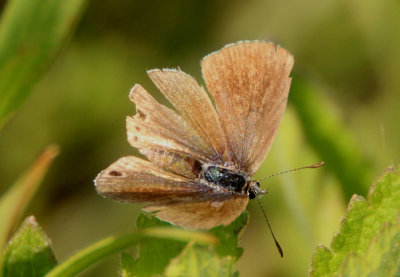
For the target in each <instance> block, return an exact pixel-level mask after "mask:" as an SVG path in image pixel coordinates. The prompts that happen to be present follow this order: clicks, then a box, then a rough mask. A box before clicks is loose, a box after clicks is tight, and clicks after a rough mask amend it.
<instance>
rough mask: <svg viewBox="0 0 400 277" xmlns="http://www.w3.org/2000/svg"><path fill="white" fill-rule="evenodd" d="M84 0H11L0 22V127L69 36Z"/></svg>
mask: <svg viewBox="0 0 400 277" xmlns="http://www.w3.org/2000/svg"><path fill="white" fill-rule="evenodd" d="M85 3H86V1H85V0H73V1H54V0H45V1H43V0H35V1H24V0H12V1H7V6H6V8H5V10H4V14H3V16H2V18H1V22H0V129H1V128H2V126H3V125H4V123H5V121H6V120H7V119H8V117H9V116H10V115H11V114H12V113H13V112H14V111H15V110H16V109H17V108H18V106H19V105H20V104H21V103H22V101H23V100H24V99H25V98H26V97H27V95H28V94H29V92H30V91H31V89H32V87H33V86H34V84H35V83H36V82H37V81H38V80H39V79H40V77H41V76H42V75H43V73H44V72H45V71H46V69H47V68H48V67H49V65H50V64H51V63H52V61H53V59H54V57H55V55H56V54H57V52H58V51H59V50H60V48H61V47H62V46H63V43H64V42H65V41H66V39H68V38H69V36H70V34H71V31H72V30H73V29H74V27H75V25H76V23H77V22H78V19H79V17H80V14H81V12H82V10H83V7H84V6H85Z"/></svg>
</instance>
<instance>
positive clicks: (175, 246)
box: [121, 214, 186, 276]
mask: <svg viewBox="0 0 400 277" xmlns="http://www.w3.org/2000/svg"><path fill="white" fill-rule="evenodd" d="M136 225H137V228H138V230H139V231H140V230H143V229H148V228H154V227H166V226H171V224H169V223H166V222H162V221H161V220H159V219H157V218H156V217H154V216H149V217H147V216H145V215H143V214H141V215H139V217H138V219H137V222H136ZM185 245H186V243H185V242H180V241H175V240H165V239H152V240H149V241H145V242H142V243H140V245H139V246H138V248H139V252H140V256H139V257H138V258H137V259H136V260H132V259H130V258H128V257H127V256H128V254H125V255H123V256H122V261H121V266H122V272H125V273H124V274H126V275H124V276H131V275H132V276H153V275H155V274H162V273H163V271H164V269H165V267H166V266H167V265H168V263H169V261H170V259H172V258H173V257H175V256H177V255H178V254H179V253H180V252H181V251H182V250H183V248H184V247H185ZM133 261H134V262H133ZM133 273H134V275H133ZM129 274H131V275H129Z"/></svg>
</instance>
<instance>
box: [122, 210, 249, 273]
mask: <svg viewBox="0 0 400 277" xmlns="http://www.w3.org/2000/svg"><path fill="white" fill-rule="evenodd" d="M247 222H248V213H247V212H244V213H243V214H241V215H240V216H239V217H238V218H237V219H236V220H235V221H234V222H232V223H231V224H230V225H228V226H218V227H215V228H213V229H211V230H210V232H209V233H210V234H213V235H214V236H215V237H216V238H217V241H218V243H217V244H216V245H215V246H213V247H211V246H204V245H200V244H199V242H201V241H200V240H197V241H196V244H194V243H190V244H189V245H187V243H181V242H179V243H178V242H177V241H173V240H158V239H152V240H148V241H145V242H142V243H141V244H140V245H139V249H138V251H137V252H138V258H137V259H135V258H133V257H132V256H131V255H130V254H128V253H124V254H123V255H122V257H121V271H122V275H123V276H124V277H130V276H154V275H161V274H163V273H164V272H165V270H166V268H168V274H169V276H188V275H185V274H184V273H185V272H186V271H185V270H188V269H187V268H189V267H191V268H192V269H191V270H192V271H191V274H190V275H189V276H198V275H196V274H200V275H201V276H208V273H209V274H211V275H209V276H213V275H212V274H214V273H215V274H217V273H218V274H223V275H221V276H231V275H232V273H233V268H234V264H235V262H236V261H237V259H238V258H239V257H240V256H241V255H242V253H243V249H242V248H239V247H238V239H239V235H240V234H241V232H242V230H243V228H244V227H245V226H246V225H247ZM137 226H138V229H139V230H142V231H143V232H144V231H145V230H155V229H157V228H160V227H165V226H171V227H172V225H171V224H169V223H166V222H163V221H161V220H159V219H158V218H156V217H154V216H151V217H147V216H145V215H143V214H142V215H140V216H139V217H138V220H137ZM174 230H177V231H178V230H182V229H180V228H178V227H175V228H174ZM189 234H193V235H192V236H193V238H194V237H195V236H196V232H190V233H189ZM188 241H189V240H188ZM192 242H193V240H192ZM185 246H186V247H185ZM184 249H185V250H184ZM183 250H184V251H183ZM182 251H183V252H182ZM178 255H179V256H178ZM174 258H175V259H174ZM171 260H172V262H171ZM203 260H207V263H209V266H212V268H211V267H210V268H208V267H204V268H203V267H202V266H200V265H199V264H197V263H200V262H202V265H206V264H207V263H203ZM191 262H193V263H194V264H193V265H191V264H190V263H191ZM167 266H168V267H167ZM207 269H210V270H211V271H210V272H206V271H205V270H207ZM180 270H182V271H180ZM196 270H198V271H196ZM177 272H181V273H180V274H177V275H174V274H175V273H177ZM203 272H206V273H207V274H206V273H204V274H205V275H202V274H203ZM168 274H167V275H168ZM200 275H199V276H200Z"/></svg>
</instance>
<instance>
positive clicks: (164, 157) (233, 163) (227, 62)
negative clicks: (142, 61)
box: [95, 41, 293, 229]
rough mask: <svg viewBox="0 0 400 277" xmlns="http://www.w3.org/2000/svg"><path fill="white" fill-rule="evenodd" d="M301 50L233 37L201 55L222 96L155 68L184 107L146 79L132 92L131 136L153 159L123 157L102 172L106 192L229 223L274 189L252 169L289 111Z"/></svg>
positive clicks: (187, 219)
mask: <svg viewBox="0 0 400 277" xmlns="http://www.w3.org/2000/svg"><path fill="white" fill-rule="evenodd" d="M292 66H293V57H292V55H291V54H290V53H289V52H288V51H287V50H285V49H283V48H281V47H279V46H275V45H274V44H272V43H268V42H262V41H243V42H239V43H236V44H230V45H227V46H225V47H224V48H222V49H221V50H219V51H217V52H214V53H211V54H209V55H208V56H206V57H205V58H203V60H202V61H201V68H202V72H203V78H204V80H205V82H206V84H207V88H208V91H209V92H210V94H211V96H212V98H213V100H214V101H215V106H216V108H215V107H214V105H213V103H212V101H211V99H210V97H209V96H208V95H207V93H206V91H205V90H204V88H203V87H202V86H200V85H199V84H198V83H197V82H196V80H195V79H194V78H193V77H191V76H190V75H188V74H186V73H184V72H182V71H180V70H179V69H177V70H175V69H163V70H159V69H154V70H150V71H148V75H149V77H150V78H151V80H152V81H153V82H154V84H155V85H156V86H157V87H158V89H159V90H160V91H161V92H162V93H163V94H164V96H165V97H166V98H167V99H168V100H169V102H171V104H172V105H173V106H174V107H175V109H176V110H177V112H175V111H174V110H171V109H169V108H167V107H166V106H163V105H161V104H160V103H158V102H157V101H156V100H155V99H154V98H153V97H152V96H151V95H150V94H149V93H148V92H147V91H146V90H145V89H144V88H143V87H142V86H140V85H135V86H134V87H133V88H132V90H131V93H130V95H129V98H130V100H131V101H132V102H134V103H135V104H136V114H135V115H134V116H132V117H131V116H128V117H127V118H126V123H127V129H128V141H129V143H130V144H131V145H132V146H133V147H135V148H138V149H139V151H140V153H142V154H143V155H145V156H146V157H147V159H148V161H147V160H144V159H141V158H138V157H135V156H127V157H123V158H120V159H119V160H118V161H116V162H115V163H113V164H111V165H110V166H109V167H108V168H107V169H105V170H103V171H102V172H100V174H99V175H98V176H97V178H96V180H95V185H96V188H97V191H98V192H99V193H100V194H102V195H104V196H109V197H111V198H113V199H116V200H121V201H128V202H148V203H149V204H148V206H146V207H145V208H144V209H145V210H146V211H149V212H154V213H155V215H156V216H157V217H158V218H160V219H162V220H165V221H169V222H171V223H173V224H175V225H180V226H183V227H187V228H200V229H209V228H212V227H214V226H217V225H221V224H222V225H227V224H229V223H231V222H232V221H233V220H234V219H235V218H236V217H238V216H239V215H240V214H241V213H242V212H243V211H244V210H245V208H246V206H247V203H248V201H249V199H253V198H255V197H257V195H262V194H264V193H265V191H263V190H262V189H261V188H260V185H259V183H258V182H257V181H256V180H254V179H252V178H251V176H252V175H253V174H254V173H255V172H256V171H257V169H258V168H259V167H260V165H261V164H262V162H263V161H264V158H265V156H266V155H267V153H268V150H269V148H270V146H271V143H272V141H273V139H274V136H275V133H276V130H277V129H278V126H279V123H280V121H281V118H282V114H283V112H284V111H285V107H286V102H287V99H288V93H289V87H290V82H291V78H290V77H289V74H290V71H291V69H292Z"/></svg>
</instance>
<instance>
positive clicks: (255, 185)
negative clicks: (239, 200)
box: [247, 180, 266, 199]
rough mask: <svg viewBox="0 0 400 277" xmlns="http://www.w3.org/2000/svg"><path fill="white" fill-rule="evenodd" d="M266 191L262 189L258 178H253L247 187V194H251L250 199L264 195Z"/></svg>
mask: <svg viewBox="0 0 400 277" xmlns="http://www.w3.org/2000/svg"><path fill="white" fill-rule="evenodd" d="M265 193H266V191H265V190H262V189H261V187H260V183H259V182H257V181H256V180H251V181H250V182H249V185H248V189H247V195H248V196H249V199H254V198H256V197H257V196H259V195H263V194H265Z"/></svg>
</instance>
